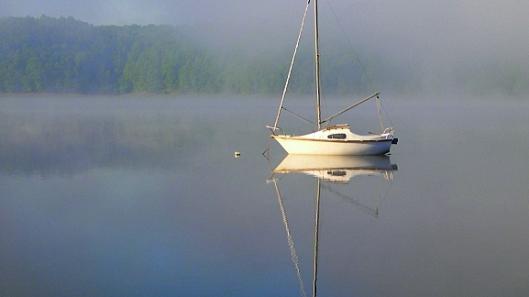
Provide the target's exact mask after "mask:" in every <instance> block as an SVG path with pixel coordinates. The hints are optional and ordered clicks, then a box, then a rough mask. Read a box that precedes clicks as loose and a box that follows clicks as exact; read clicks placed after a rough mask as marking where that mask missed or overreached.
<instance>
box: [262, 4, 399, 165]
mask: <svg viewBox="0 0 529 297" xmlns="http://www.w3.org/2000/svg"><path fill="white" fill-rule="evenodd" d="M312 2H313V6H314V64H315V73H316V75H315V79H316V82H315V86H316V120H315V124H316V130H315V131H314V132H312V133H309V134H305V135H289V134H283V133H278V131H280V132H281V129H280V128H279V126H278V124H279V119H280V116H281V112H282V111H284V110H285V111H289V112H291V111H290V110H288V109H286V108H285V106H284V100H285V95H286V92H287V89H288V85H289V81H290V76H291V74H292V68H293V66H294V61H295V59H296V54H297V50H298V47H299V43H300V40H301V35H302V33H303V28H304V25H305V19H306V16H307V11H308V8H309V6H310V3H311V0H309V1H308V2H307V5H306V7H305V13H304V14H303V18H302V21H301V27H300V29H299V34H298V38H297V42H296V46H295V48H294V53H293V55H292V60H291V62H290V67H289V70H288V74H287V79H286V82H285V86H284V88H283V93H282V96H281V101H280V103H279V108H278V110H277V114H276V118H275V121H274V125H273V126H267V127H268V128H269V129H270V130H271V131H272V135H271V137H272V138H273V139H275V140H276V141H277V142H278V143H279V144H280V145H281V146H282V147H283V148H284V149H285V150H286V151H287V152H288V153H289V154H301V155H360V156H365V155H384V154H387V153H388V152H389V151H390V148H391V145H392V144H397V142H398V138H396V137H395V136H394V132H395V131H394V129H393V128H384V127H383V124H382V121H380V122H381V128H382V129H381V130H382V132H381V133H378V134H377V133H371V134H368V135H360V134H356V133H353V132H352V131H351V129H350V128H349V125H347V124H338V125H329V123H330V121H331V120H333V119H334V118H336V117H337V116H339V115H341V114H343V113H345V112H347V111H349V110H350V109H353V108H354V107H356V106H358V105H360V104H362V103H364V102H367V101H369V100H371V99H376V100H377V108H378V110H379V116H380V93H379V92H376V93H374V94H372V95H370V96H368V97H365V98H362V99H360V100H358V101H357V102H354V103H353V104H351V105H350V106H348V107H346V108H344V109H343V110H341V111H339V112H337V113H335V114H333V115H331V116H329V117H327V118H325V119H323V118H322V115H321V108H320V105H321V100H320V99H321V84H320V49H319V24H318V0H312ZM291 113H293V112H291ZM294 115H296V114H295V113H294ZM297 116H298V117H299V118H302V119H305V118H304V117H302V116H299V115H297ZM305 120H306V119H305Z"/></svg>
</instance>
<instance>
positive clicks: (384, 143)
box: [272, 135, 392, 156]
mask: <svg viewBox="0 0 529 297" xmlns="http://www.w3.org/2000/svg"><path fill="white" fill-rule="evenodd" d="M272 137H273V138H274V139H275V140H276V141H277V142H279V144H280V145H281V146H282V147H283V148H284V149H285V151H287V153H289V154H295V155H341V156H351V155H354V156H373V155H384V154H387V153H388V152H389V150H390V148H391V144H392V139H384V140H373V141H339V140H324V139H307V138H298V137H290V136H281V135H274V136H272Z"/></svg>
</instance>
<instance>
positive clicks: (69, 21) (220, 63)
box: [0, 16, 529, 94]
mask: <svg viewBox="0 0 529 297" xmlns="http://www.w3.org/2000/svg"><path fill="white" fill-rule="evenodd" d="M196 35H197V34H193V32H192V31H191V32H189V31H184V30H182V28H179V27H174V26H165V25H145V26H139V25H127V26H108V25H107V26H96V25H91V24H88V23H85V22H81V21H78V20H75V19H73V18H71V17H70V18H53V17H47V16H41V17H38V18H35V17H24V18H22V17H8V18H0V93H40V92H48V93H81V94H126V93H158V94H178V93H204V94H208V93H210V94H211V93H233V94H279V93H280V92H281V90H282V87H283V83H284V80H285V77H286V73H287V68H288V63H289V61H290V54H291V49H289V48H288V47H287V46H290V44H288V45H285V49H284V50H280V51H277V50H276V51H266V50H264V49H261V50H259V49H257V50H256V53H253V54H252V55H249V54H248V53H244V51H238V50H237V49H230V50H218V49H216V48H215V47H212V46H207V45H205V44H204V43H202V42H200V41H201V40H200V37H198V36H196ZM311 51H312V48H310V47H305V48H304V49H301V50H300V53H299V58H298V61H297V63H296V66H295V69H294V75H293V81H292V84H291V88H290V90H291V91H292V92H296V93H309V92H312V90H313V77H314V72H313V64H312V58H311V55H312V52H311ZM359 52H360V54H358V53H355V52H353V51H347V50H345V51H335V50H333V49H332V48H330V49H329V50H328V51H326V55H325V56H322V63H324V64H325V67H323V68H322V71H323V73H322V85H323V87H324V89H325V91H326V93H342V94H343V93H364V94H365V92H368V91H373V90H375V89H374V88H373V85H372V83H371V82H372V81H373V80H375V81H376V82H377V84H376V87H377V89H378V90H380V88H382V89H384V88H386V89H388V88H391V89H393V90H396V91H400V92H413V91H416V90H420V89H421V87H423V88H424V83H423V81H424V77H425V75H424V73H421V71H419V70H417V69H412V68H409V66H407V65H404V66H403V65H399V64H398V63H395V61H391V60H388V58H386V57H383V56H382V57H381V56H376V54H374V53H372V52H371V51H369V50H367V49H364V50H363V51H362V50H360V51H359ZM362 53H363V54H362ZM359 56H361V58H359ZM361 60H362V61H363V63H360V61H361ZM461 65H462V66H459V68H460V69H456V70H457V71H456V74H455V75H453V76H451V77H450V78H449V79H450V80H453V81H449V82H448V84H449V85H451V86H453V87H454V88H456V89H463V90H469V91H471V92H474V91H476V90H477V91H479V92H488V91H489V90H495V91H496V92H500V93H506V94H516V93H522V92H527V91H528V89H529V77H528V75H526V73H527V68H525V67H523V65H522V64H520V63H515V62H512V63H510V64H508V65H507V64H505V65H504V64H498V63H496V64H495V61H487V63H481V62H480V63H473V64H468V65H464V64H461ZM435 71H436V70H435V69H432V70H431V71H429V72H428V74H429V75H430V77H434V78H435V75H436V73H435ZM431 81H433V83H430V84H429V85H427V86H426V87H427V88H431V87H432V86H434V87H435V84H436V83H437V82H438V81H441V82H442V83H440V84H439V85H440V86H441V87H440V89H442V88H444V85H443V83H445V82H444V81H443V80H442V79H439V80H436V79H431Z"/></svg>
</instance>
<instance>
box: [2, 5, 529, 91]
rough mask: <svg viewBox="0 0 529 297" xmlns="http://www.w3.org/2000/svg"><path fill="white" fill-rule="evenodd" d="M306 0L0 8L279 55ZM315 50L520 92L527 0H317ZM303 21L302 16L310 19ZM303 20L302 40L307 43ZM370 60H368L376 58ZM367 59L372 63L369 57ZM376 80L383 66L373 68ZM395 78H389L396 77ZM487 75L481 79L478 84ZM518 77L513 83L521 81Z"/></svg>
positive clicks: (429, 84) (441, 81)
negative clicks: (168, 30)
mask: <svg viewBox="0 0 529 297" xmlns="http://www.w3.org/2000/svg"><path fill="white" fill-rule="evenodd" d="M305 3H306V2H305V0H296V1H288V2H284V1H279V0H272V1H252V2H249V1H242V0H231V1H223V2H220V1H210V0H198V1H191V0H184V1H165V0H156V1H140V0H133V1H120V0H110V1H99V0H98V1H92V2H89V3H86V2H82V1H64V0H53V1H47V2H46V4H45V5H44V4H42V3H40V2H39V1H36V0H22V1H14V0H7V1H3V2H2V3H1V4H0V16H4V17H6V16H40V15H47V16H51V17H59V16H64V17H68V16H72V17H74V18H76V19H79V20H82V21H85V22H88V23H91V24H96V25H128V24H143V25H145V24H169V25H175V26H179V27H186V28H191V29H190V31H191V32H193V34H194V35H195V36H196V37H197V40H200V41H201V42H203V43H204V44H206V45H207V46H208V47H210V48H213V49H215V50H219V51H220V50H224V51H232V50H238V51H242V52H246V53H250V54H254V55H267V54H268V53H270V52H278V51H280V53H281V55H283V56H285V57H288V55H290V52H291V48H292V47H293V43H294V40H295V36H296V34H297V30H298V26H299V20H300V17H301V14H302V12H303V8H304V6H305ZM319 3H320V7H321V9H320V10H321V27H322V37H321V39H322V51H323V53H322V55H323V56H325V54H328V53H329V52H330V51H326V50H327V49H329V48H345V49H346V50H351V51H356V52H359V53H361V54H363V55H361V58H362V59H363V61H362V62H363V63H365V64H370V63H371V62H372V61H373V60H376V61H378V62H379V63H382V64H384V65H386V66H385V67H386V68H387V69H397V70H398V71H400V73H402V76H404V77H411V78H413V79H416V80H417V85H418V86H419V88H423V89H426V90H429V89H435V88H438V89H444V88H450V87H452V86H453V87H454V88H459V87H460V86H461V85H465V81H466V80H472V79H482V80H483V81H493V80H496V81H499V82H498V83H499V84H503V85H511V84H513V85H516V86H518V87H517V88H518V89H522V90H523V93H526V91H527V90H528V87H527V86H526V85H527V84H528V83H529V81H528V78H529V67H528V66H529V55H528V54H527V52H528V49H529V30H527V28H528V27H529V20H528V19H527V18H526V12H527V11H529V2H524V1H518V0H508V1H502V2H498V1H492V0H486V1H479V2H477V1H472V0H463V1H455V0H449V1H444V2H442V3H439V2H436V1H419V0H408V1H399V2H396V1H390V0H376V1H367V0H359V1H346V0H325V1H323V0H321V1H320V2H319ZM310 22H311V21H310V20H309V24H308V25H310ZM311 29H312V28H311V27H310V26H307V29H306V34H305V36H304V39H303V41H304V42H305V45H306V46H310V36H308V35H307V34H310V30H311ZM375 64H376V63H375ZM371 65H372V64H371ZM378 72H379V73H378V76H379V77H380V76H382V78H381V80H383V81H386V80H387V79H391V77H390V78H388V77H384V72H383V71H382V70H378ZM397 79H398V78H397ZM486 84H487V83H485V85H484V86H483V88H486ZM520 86H521V87H520Z"/></svg>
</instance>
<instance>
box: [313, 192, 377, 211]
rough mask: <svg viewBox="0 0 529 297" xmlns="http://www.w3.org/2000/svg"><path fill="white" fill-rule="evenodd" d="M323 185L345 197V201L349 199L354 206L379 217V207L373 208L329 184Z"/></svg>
mask: <svg viewBox="0 0 529 297" xmlns="http://www.w3.org/2000/svg"><path fill="white" fill-rule="evenodd" d="M322 187H323V188H324V189H325V190H327V191H329V192H330V193H332V194H334V195H336V196H338V197H340V198H342V199H344V200H345V201H349V202H350V203H352V204H353V205H354V206H356V207H358V208H359V209H360V210H361V211H363V212H365V213H367V214H369V215H370V216H372V217H374V218H377V217H378V207H376V208H375V209H373V208H372V207H369V206H367V205H364V204H363V203H361V202H359V201H358V200H356V199H355V198H353V197H350V196H347V195H345V194H343V193H340V192H338V191H336V190H334V189H333V188H331V187H329V186H327V185H322Z"/></svg>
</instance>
